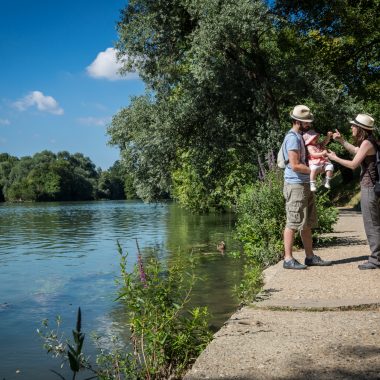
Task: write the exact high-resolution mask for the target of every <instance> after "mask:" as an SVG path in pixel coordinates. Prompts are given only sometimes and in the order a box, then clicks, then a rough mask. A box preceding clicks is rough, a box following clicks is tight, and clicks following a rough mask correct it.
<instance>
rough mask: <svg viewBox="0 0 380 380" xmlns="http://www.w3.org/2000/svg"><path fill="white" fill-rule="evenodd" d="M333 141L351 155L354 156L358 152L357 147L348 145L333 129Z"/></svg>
mask: <svg viewBox="0 0 380 380" xmlns="http://www.w3.org/2000/svg"><path fill="white" fill-rule="evenodd" d="M333 139H334V140H335V141H338V143H340V144H342V145H343V148H345V149H346V150H347V151H348V152H349V153H351V154H355V153H357V152H358V151H359V148H358V147H357V146H354V145H352V144H350V143H349V142H348V141H346V140H344V138H343V137H342V135H341V134H340V132H339V131H338V130H337V129H335V132H334V133H333Z"/></svg>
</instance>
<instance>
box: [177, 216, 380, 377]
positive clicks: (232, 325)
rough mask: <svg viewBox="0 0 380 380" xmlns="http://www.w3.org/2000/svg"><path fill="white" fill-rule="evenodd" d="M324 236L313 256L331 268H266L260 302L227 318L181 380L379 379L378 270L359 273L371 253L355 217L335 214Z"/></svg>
mask: <svg viewBox="0 0 380 380" xmlns="http://www.w3.org/2000/svg"><path fill="white" fill-rule="evenodd" d="M329 235H330V236H331V237H333V238H334V239H333V240H332V243H331V244H329V245H328V246H326V247H323V248H319V249H316V250H315V252H316V253H317V254H318V255H320V256H322V257H323V258H324V259H328V260H332V261H333V265H332V266H331V267H324V268H323V267H311V268H308V269H307V270H305V271H290V270H284V269H283V268H282V262H280V263H278V264H276V265H274V266H272V267H270V268H268V269H267V270H266V271H265V272H264V274H265V285H264V288H263V291H262V292H261V294H260V297H259V299H258V300H257V301H256V302H255V303H253V304H252V305H249V306H246V307H244V308H242V309H240V310H239V311H237V312H236V313H235V314H233V315H232V316H231V318H230V319H229V320H228V321H227V322H226V323H225V325H224V326H223V327H222V328H221V329H220V330H219V331H218V332H217V333H216V334H215V336H214V339H213V341H212V342H211V343H210V344H209V346H208V347H207V348H206V350H205V351H204V352H203V353H202V354H201V356H200V357H199V358H198V360H197V361H196V363H195V364H194V366H193V367H192V369H191V370H190V371H189V372H188V373H187V374H186V376H185V378H184V379H185V380H199V379H240V380H248V379H305V378H310V379H379V377H380V338H379V333H378V326H379V325H380V291H379V284H380V271H378V270H372V271H360V270H358V268H357V265H358V264H359V263H361V262H363V261H364V260H366V258H367V257H368V252H369V249H368V246H367V243H366V239H365V233H364V229H363V223H362V219H361V214H360V212H357V211H354V210H352V209H341V210H340V217H339V221H338V223H337V226H336V228H335V230H334V232H333V233H331V234H329ZM303 256H304V255H303V252H302V251H298V252H296V253H295V257H296V258H297V259H299V260H301V261H303Z"/></svg>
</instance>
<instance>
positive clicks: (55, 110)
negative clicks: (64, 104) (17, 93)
mask: <svg viewBox="0 0 380 380" xmlns="http://www.w3.org/2000/svg"><path fill="white" fill-rule="evenodd" d="M13 105H14V106H15V107H16V108H17V109H18V110H19V111H25V110H26V109H28V108H30V107H33V106H36V107H37V109H38V110H39V111H43V112H48V113H52V114H54V115H63V109H62V108H61V107H60V106H59V105H58V102H57V101H56V100H55V99H54V98H53V97H51V96H46V95H44V94H43V93H42V92H41V91H32V92H30V93H29V94H28V95H26V96H25V97H23V98H22V99H20V100H18V101H17V102H15V103H13Z"/></svg>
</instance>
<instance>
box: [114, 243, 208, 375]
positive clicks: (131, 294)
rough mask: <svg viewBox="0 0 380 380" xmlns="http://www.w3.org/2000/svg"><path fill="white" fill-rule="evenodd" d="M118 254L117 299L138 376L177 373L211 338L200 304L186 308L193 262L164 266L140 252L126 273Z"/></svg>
mask: <svg viewBox="0 0 380 380" xmlns="http://www.w3.org/2000/svg"><path fill="white" fill-rule="evenodd" d="M119 252H120V255H121V272H122V281H123V282H122V284H121V285H122V286H121V288H120V295H119V299H120V300H122V301H123V302H124V303H125V305H126V309H127V314H128V321H129V326H130V330H131V341H132V342H133V346H134V352H135V354H136V360H137V363H138V366H139V368H140V371H141V375H140V376H141V377H142V378H154V379H167V378H170V377H171V376H176V377H178V376H180V375H181V374H182V373H183V372H184V370H185V369H186V368H187V367H188V366H189V365H190V364H191V363H192V362H193V361H194V360H195V359H196V358H197V357H198V355H199V354H200V352H201V351H202V350H203V349H204V348H205V347H206V345H207V343H208V342H209V341H210V339H211V333H210V331H209V330H208V323H207V321H208V312H207V309H206V308H200V307H196V308H192V309H190V308H189V307H188V303H189V301H190V293H191V288H192V285H193V283H194V281H195V277H194V275H192V274H190V273H189V272H188V270H189V269H190V270H191V267H192V266H193V265H194V262H193V261H192V260H191V259H189V262H188V263H183V262H182V263H181V264H179V263H172V264H170V267H169V268H166V270H165V268H164V267H163V266H162V264H161V263H160V261H159V260H158V259H157V258H155V257H152V258H150V259H148V260H147V261H146V262H145V263H143V262H142V258H141V256H140V257H139V263H138V264H137V265H136V266H135V268H134V270H133V271H132V272H130V273H129V272H127V270H126V265H127V262H126V260H127V255H126V254H123V253H122V251H121V248H120V246H119Z"/></svg>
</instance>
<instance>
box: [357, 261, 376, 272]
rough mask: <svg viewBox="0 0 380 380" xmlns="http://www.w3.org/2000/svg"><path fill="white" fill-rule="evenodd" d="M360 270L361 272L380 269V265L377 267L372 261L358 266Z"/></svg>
mask: <svg viewBox="0 0 380 380" xmlns="http://www.w3.org/2000/svg"><path fill="white" fill-rule="evenodd" d="M358 268H359V269H360V270H365V269H380V265H376V264H374V263H371V262H370V261H367V262H366V263H363V264H360V265H358Z"/></svg>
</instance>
